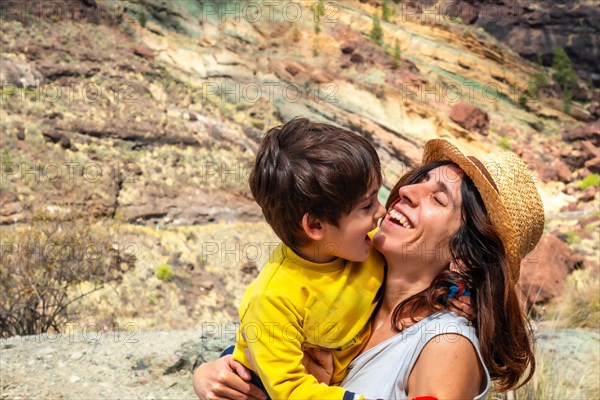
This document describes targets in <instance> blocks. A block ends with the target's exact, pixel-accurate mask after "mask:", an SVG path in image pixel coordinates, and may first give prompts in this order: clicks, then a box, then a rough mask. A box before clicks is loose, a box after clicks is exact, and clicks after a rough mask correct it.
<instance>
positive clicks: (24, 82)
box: [0, 56, 44, 90]
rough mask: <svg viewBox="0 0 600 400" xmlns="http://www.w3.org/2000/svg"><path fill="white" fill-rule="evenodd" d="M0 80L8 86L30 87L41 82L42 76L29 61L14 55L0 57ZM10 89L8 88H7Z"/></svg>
mask: <svg viewBox="0 0 600 400" xmlns="http://www.w3.org/2000/svg"><path fill="white" fill-rule="evenodd" d="M0 65H1V66H2V68H0V82H2V83H3V85H5V86H6V87H7V89H8V88H10V87H22V88H31V87H35V86H36V85H39V84H40V83H41V82H43V79H44V77H43V76H42V74H40V72H39V71H38V70H37V69H36V68H35V66H34V65H32V64H31V63H29V62H27V61H25V60H23V59H19V58H16V57H6V56H2V57H0ZM9 90H10V89H9Z"/></svg>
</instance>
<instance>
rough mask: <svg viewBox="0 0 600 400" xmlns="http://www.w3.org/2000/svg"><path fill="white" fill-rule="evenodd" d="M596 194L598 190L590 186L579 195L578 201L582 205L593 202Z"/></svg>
mask: <svg viewBox="0 0 600 400" xmlns="http://www.w3.org/2000/svg"><path fill="white" fill-rule="evenodd" d="M596 193H598V189H597V188H596V187H595V186H590V187H588V188H587V189H585V190H584V191H583V192H582V193H581V194H580V195H579V201H581V202H583V203H587V202H589V201H593V200H594V199H595V198H596Z"/></svg>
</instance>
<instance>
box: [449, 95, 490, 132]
mask: <svg viewBox="0 0 600 400" xmlns="http://www.w3.org/2000/svg"><path fill="white" fill-rule="evenodd" d="M450 119H451V120H452V121H454V122H456V123H457V124H458V125H460V126H462V127H463V128H465V129H467V130H470V131H474V132H479V133H480V134H482V135H487V134H488V128H489V125H490V118H489V116H488V114H487V113H486V112H485V111H483V110H482V109H481V108H479V107H477V106H474V105H473V104H471V103H467V102H464V101H461V102H459V103H457V104H455V105H454V107H452V110H451V111H450Z"/></svg>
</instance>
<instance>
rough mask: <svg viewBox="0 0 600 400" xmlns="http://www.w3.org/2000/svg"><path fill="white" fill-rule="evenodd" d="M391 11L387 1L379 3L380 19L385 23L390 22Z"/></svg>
mask: <svg viewBox="0 0 600 400" xmlns="http://www.w3.org/2000/svg"><path fill="white" fill-rule="evenodd" d="M390 16H391V10H390V8H389V6H388V0H382V1H381V19H382V20H384V21H385V22H389V21H390Z"/></svg>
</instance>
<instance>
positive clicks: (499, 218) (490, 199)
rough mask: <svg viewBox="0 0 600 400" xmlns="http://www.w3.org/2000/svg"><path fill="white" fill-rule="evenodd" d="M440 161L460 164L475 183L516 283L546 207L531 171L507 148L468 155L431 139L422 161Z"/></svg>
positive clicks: (537, 234) (538, 230)
mask: <svg viewBox="0 0 600 400" xmlns="http://www.w3.org/2000/svg"><path fill="white" fill-rule="evenodd" d="M441 160H450V161H452V162H454V163H455V164H457V165H458V166H459V167H460V168H461V169H462V170H463V171H464V172H465V174H467V175H468V176H469V177H470V178H471V179H472V180H473V182H474V183H475V186H476V187H477V189H478V190H479V194H481V198H482V199H483V202H484V203H485V207H486V209H487V212H488V216H489V218H490V221H491V222H492V225H493V226H494V227H495V228H496V230H497V232H498V234H499V235H500V239H501V240H502V243H503V244H504V248H505V250H506V253H507V256H508V263H509V266H510V278H511V281H512V283H513V284H515V283H517V281H518V280H519V270H520V266H521V260H522V259H523V257H525V255H527V254H528V253H529V252H531V251H532V250H533V248H534V247H535V246H536V244H537V243H538V241H539V240H540V237H541V236H542V232H543V230H544V208H543V206H542V199H541V198H540V194H539V193H538V191H537V189H536V187H535V184H534V183H533V180H532V177H531V171H530V170H529V169H528V168H527V166H526V165H525V163H524V162H523V161H522V160H521V159H520V158H519V157H518V156H517V155H516V154H514V153H511V152H508V151H503V152H498V153H491V154H487V155H484V156H482V157H479V158H475V157H472V156H469V157H467V156H465V155H464V154H463V153H462V152H461V151H460V150H458V148H456V146H454V145H453V144H451V143H450V142H448V141H446V140H444V139H433V140H430V141H428V142H427V143H426V144H425V150H424V151H423V162H424V163H429V162H432V161H441Z"/></svg>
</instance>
